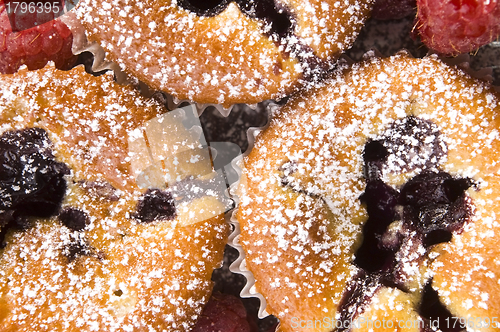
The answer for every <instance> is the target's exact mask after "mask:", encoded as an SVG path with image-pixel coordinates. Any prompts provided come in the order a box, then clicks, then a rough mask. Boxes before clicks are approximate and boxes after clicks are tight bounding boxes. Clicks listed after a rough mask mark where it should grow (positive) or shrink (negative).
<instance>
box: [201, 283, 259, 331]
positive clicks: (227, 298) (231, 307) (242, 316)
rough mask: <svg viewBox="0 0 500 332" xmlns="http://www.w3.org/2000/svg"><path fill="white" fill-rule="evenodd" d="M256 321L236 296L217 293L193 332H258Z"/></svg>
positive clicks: (213, 295) (209, 302)
mask: <svg viewBox="0 0 500 332" xmlns="http://www.w3.org/2000/svg"><path fill="white" fill-rule="evenodd" d="M257 330H258V329H257V323H256V317H255V319H253V320H252V319H251V316H249V315H248V314H247V311H246V309H245V307H244V306H243V302H241V299H239V298H237V297H236V296H233V295H229V294H221V293H215V294H212V297H211V298H210V300H209V301H208V303H207V305H206V306H205V309H204V310H203V313H202V314H201V317H200V319H199V320H198V322H197V323H196V325H195V326H194V328H193V329H192V330H191V332H257Z"/></svg>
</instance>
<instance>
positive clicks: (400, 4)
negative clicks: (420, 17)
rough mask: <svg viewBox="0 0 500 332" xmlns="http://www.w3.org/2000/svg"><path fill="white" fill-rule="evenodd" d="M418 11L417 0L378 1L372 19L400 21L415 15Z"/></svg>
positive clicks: (374, 6)
mask: <svg viewBox="0 0 500 332" xmlns="http://www.w3.org/2000/svg"><path fill="white" fill-rule="evenodd" d="M416 9H417V3H416V0H377V1H375V4H374V5H373V10H372V17H373V18H374V19H376V20H398V19H401V18H403V17H406V16H409V15H411V14H414V13H415V12H416Z"/></svg>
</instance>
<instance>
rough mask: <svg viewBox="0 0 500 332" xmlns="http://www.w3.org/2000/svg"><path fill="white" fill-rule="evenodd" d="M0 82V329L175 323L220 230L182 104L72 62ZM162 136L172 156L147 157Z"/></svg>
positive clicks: (194, 309) (188, 323)
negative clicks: (177, 106)
mask: <svg viewBox="0 0 500 332" xmlns="http://www.w3.org/2000/svg"><path fill="white" fill-rule="evenodd" d="M0 80H1V85H0V128H1V129H0V132H1V133H0V150H1V153H0V156H1V157H0V158H1V160H2V163H1V171H0V174H1V179H0V188H1V189H0V190H1V192H2V201H1V203H0V204H1V205H0V240H1V249H0V266H1V268H0V330H1V331H34V330H36V331H65V332H67V331H145V330H148V331H152V330H157V331H159V330H161V331H164V330H168V331H189V330H190V329H191V327H192V326H193V324H194V323H195V322H196V320H197V318H198V316H199V315H200V314H201V311H202V309H203V306H204V304H205V303H206V302H207V301H208V299H209V297H210V294H211V289H212V281H211V279H210V278H211V274H212V271H213V270H214V269H215V268H217V267H218V266H219V264H220V263H221V261H222V256H223V250H224V246H225V243H226V238H227V233H228V225H227V223H226V222H225V220H224V216H223V213H224V202H223V201H221V199H220V198H219V197H217V196H216V195H213V194H212V193H211V192H213V191H214V190H213V188H212V185H211V181H212V180H213V179H216V178H217V177H216V176H215V175H216V174H215V173H214V172H213V171H212V168H211V163H210V159H203V158H204V155H202V152H203V151H202V148H201V147H200V142H199V138H197V137H196V135H194V134H192V132H193V130H187V129H185V128H183V127H180V126H174V123H175V121H181V120H182V119H181V118H179V117H178V115H179V114H181V113H182V112H181V113H177V114H175V113H174V115H171V114H172V113H166V112H167V110H166V109H165V108H164V107H163V106H161V105H160V104H159V103H158V102H156V101H154V100H152V99H145V98H144V97H142V96H141V95H140V94H139V93H138V92H137V91H136V90H135V89H134V88H132V87H130V86H120V85H118V84H116V83H115V82H114V81H113V76H112V73H111V74H104V75H101V76H99V77H95V76H92V75H90V74H87V73H86V72H85V71H84V69H83V66H78V67H76V68H74V69H72V70H70V71H67V72H63V71H58V70H56V69H55V68H54V67H53V66H47V67H45V68H44V69H41V70H38V71H28V70H27V69H26V68H25V69H21V70H20V71H19V72H18V73H16V74H14V75H3V76H1V77H0ZM166 119H168V120H171V121H170V122H164V123H162V121H163V120H166ZM176 119H177V120H176ZM179 119H180V120H179ZM158 124H163V125H164V126H158ZM155 126H156V127H155ZM153 127H155V128H156V129H155V128H153ZM166 129H169V130H170V132H169V133H165V130H166ZM162 130H163V131H162ZM137 132H142V133H143V135H142V136H140V135H139V136H138V135H137ZM168 134H171V135H168ZM146 139H149V140H148V145H147V146H145V149H146V151H144V150H141V149H137V147H138V146H139V145H140V144H141V142H144V141H146ZM167 139H169V140H170V141H169V142H170V146H169V148H175V149H177V150H175V151H173V152H172V151H171V150H170V154H168V153H167V152H168V151H167V150H168V149H167V150H165V151H163V155H158V154H157V155H153V154H151V153H152V152H151V151H153V150H154V146H155V144H159V142H164V141H165V140H167ZM134 144H135V145H134ZM176 151H178V152H179V153H178V154H177V155H176V154H175V152H176ZM144 155H146V156H147V157H145V158H143V160H142V161H141V162H138V161H137V157H139V156H144ZM186 155H189V156H191V157H193V158H195V157H198V158H197V161H196V162H192V161H190V159H182V156H186ZM151 156H152V157H151ZM157 157H158V158H162V159H161V160H160V161H164V165H166V166H165V169H164V171H165V172H164V173H162V176H163V177H162V178H160V179H149V182H148V181H145V180H144V177H143V178H141V176H143V175H144V174H151V172H150V173H148V172H149V171H150V170H148V167H149V166H151V165H153V166H154V161H158V160H157V159H155V158H157ZM174 157H176V158H177V160H178V161H179V162H178V164H179V163H180V164H181V165H185V167H183V170H184V171H183V172H178V171H177V170H176V168H175V167H173V166H172V167H171V168H169V166H168V163H169V160H170V159H172V158H174ZM134 158H136V159H134ZM148 158H150V159H148ZM169 158H170V159H169ZM195 159H196V158H195ZM199 160H204V163H202V162H201V161H199ZM141 167H143V169H141ZM169 174H170V175H172V174H173V175H175V178H171V177H168V176H169ZM141 179H142V180H141ZM210 190H211V191H210Z"/></svg>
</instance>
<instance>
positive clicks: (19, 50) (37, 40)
mask: <svg viewBox="0 0 500 332" xmlns="http://www.w3.org/2000/svg"><path fill="white" fill-rule="evenodd" d="M11 15H12V17H11V19H12V21H13V22H14V23H15V25H16V26H17V28H19V26H21V25H26V24H31V23H26V21H23V20H21V18H22V19H25V18H26V19H28V18H27V17H25V16H22V17H21V16H17V15H14V14H11ZM35 16H36V15H35ZM38 16H40V15H38ZM38 16H37V17H36V20H42V19H46V18H41V17H38ZM16 22H17V23H16ZM72 45H73V35H72V34H71V30H69V28H68V27H67V26H66V25H65V24H64V23H62V22H61V21H60V20H58V19H55V20H52V21H49V22H47V23H44V24H42V25H38V26H34V27H31V28H29V29H25V30H22V31H15V30H14V31H13V29H12V25H11V20H9V16H8V15H7V9H6V7H5V3H4V1H3V0H0V73H2V74H12V73H15V72H16V71H17V70H18V69H19V67H20V66H22V65H23V64H24V65H26V66H27V67H28V69H30V70H36V69H40V68H43V67H44V66H45V65H46V64H47V62H48V61H53V62H54V63H55V65H56V67H57V68H59V69H69V68H71V66H72V65H73V64H74V63H75V62H76V59H77V56H75V55H73V53H72V52H71V47H72Z"/></svg>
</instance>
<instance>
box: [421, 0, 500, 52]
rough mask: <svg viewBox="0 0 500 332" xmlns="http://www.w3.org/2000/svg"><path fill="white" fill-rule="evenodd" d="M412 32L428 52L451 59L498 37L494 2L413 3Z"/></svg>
mask: <svg viewBox="0 0 500 332" xmlns="http://www.w3.org/2000/svg"><path fill="white" fill-rule="evenodd" d="M417 7H418V13H417V23H416V26H415V27H416V29H417V33H418V35H420V38H421V39H422V42H423V43H424V44H426V45H427V47H429V48H430V49H432V50H434V51H436V52H438V53H440V54H443V55H448V56H455V55H458V54H461V53H467V52H471V51H474V50H476V49H478V48H479V47H480V46H482V45H485V44H487V43H490V42H492V41H494V40H495V39H497V38H498V36H499V35H500V2H499V1H498V0H417Z"/></svg>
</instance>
